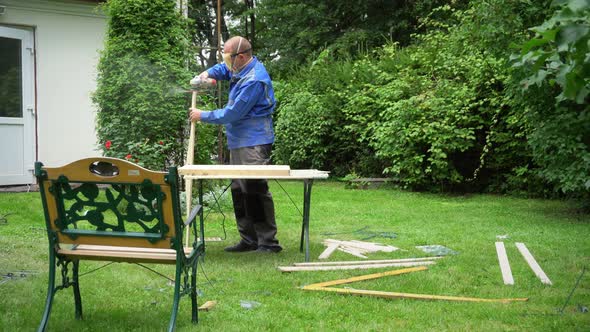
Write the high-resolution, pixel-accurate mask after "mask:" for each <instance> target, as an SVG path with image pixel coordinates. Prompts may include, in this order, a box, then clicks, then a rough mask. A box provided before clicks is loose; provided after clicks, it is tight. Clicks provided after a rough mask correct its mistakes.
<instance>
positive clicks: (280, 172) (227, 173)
mask: <svg viewBox="0 0 590 332" xmlns="http://www.w3.org/2000/svg"><path fill="white" fill-rule="evenodd" d="M178 173H179V174H180V175H182V176H184V178H185V179H188V180H190V179H231V178H234V179H264V178H265V179H285V180H289V179H293V180H295V179H327V178H328V176H329V174H330V173H329V172H327V171H320V170H317V169H303V170H292V169H291V168H290V167H289V166H288V165H185V166H182V167H180V168H179V169H178Z"/></svg>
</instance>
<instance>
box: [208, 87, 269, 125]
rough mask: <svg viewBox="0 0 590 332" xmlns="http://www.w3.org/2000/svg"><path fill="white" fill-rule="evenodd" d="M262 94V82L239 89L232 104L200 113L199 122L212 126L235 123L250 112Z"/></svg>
mask: <svg viewBox="0 0 590 332" xmlns="http://www.w3.org/2000/svg"><path fill="white" fill-rule="evenodd" d="M263 93H264V87H263V83H262V82H254V83H252V84H249V85H247V86H244V87H242V88H241V89H240V92H239V94H238V95H237V97H236V99H235V101H234V103H233V104H232V105H229V104H228V105H225V107H224V108H220V109H216V110H214V111H211V112H203V113H201V121H203V122H207V123H214V124H226V123H232V122H235V121H237V120H239V119H241V118H243V117H244V116H246V114H248V112H250V110H251V109H252V108H253V107H254V105H256V102H257V101H258V99H259V98H260V96H261V95H262V94H263Z"/></svg>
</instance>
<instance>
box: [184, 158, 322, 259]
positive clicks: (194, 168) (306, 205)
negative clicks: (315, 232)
mask: <svg viewBox="0 0 590 332" xmlns="http://www.w3.org/2000/svg"><path fill="white" fill-rule="evenodd" d="M178 173H179V174H180V175H181V176H183V177H184V180H185V181H192V180H196V181H198V185H197V186H198V192H199V194H198V195H199V205H201V206H202V205H203V181H206V180H214V179H221V180H231V179H265V180H273V179H274V180H300V181H303V220H302V225H301V241H300V245H299V251H301V252H303V247H304V246H305V261H306V262H309V210H310V207H311V188H312V185H313V180H315V179H327V178H328V176H329V172H327V171H320V170H316V169H302V170H292V169H290V167H289V166H286V165H186V166H183V167H180V168H179V169H178ZM201 218H203V214H201Z"/></svg>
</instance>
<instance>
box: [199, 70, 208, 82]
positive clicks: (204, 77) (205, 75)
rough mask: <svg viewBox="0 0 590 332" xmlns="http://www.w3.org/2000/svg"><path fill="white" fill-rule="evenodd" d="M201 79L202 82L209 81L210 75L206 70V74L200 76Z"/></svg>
mask: <svg viewBox="0 0 590 332" xmlns="http://www.w3.org/2000/svg"><path fill="white" fill-rule="evenodd" d="M199 78H200V79H202V80H205V79H208V78H209V73H208V72H207V71H206V70H205V71H204V72H202V73H200V74H199Z"/></svg>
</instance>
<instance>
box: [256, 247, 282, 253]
mask: <svg viewBox="0 0 590 332" xmlns="http://www.w3.org/2000/svg"><path fill="white" fill-rule="evenodd" d="M281 250H283V248H281V246H258V249H256V252H263V253H277V252H280V251H281Z"/></svg>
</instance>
